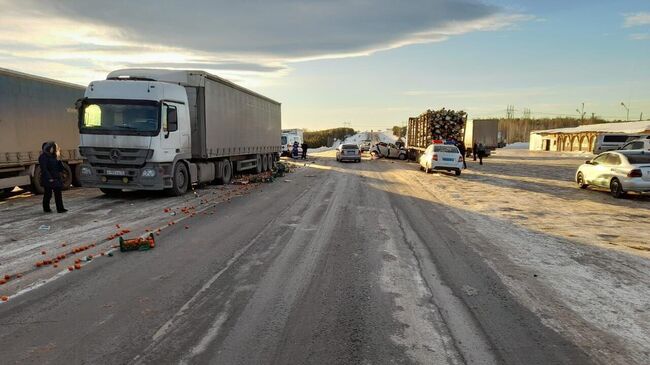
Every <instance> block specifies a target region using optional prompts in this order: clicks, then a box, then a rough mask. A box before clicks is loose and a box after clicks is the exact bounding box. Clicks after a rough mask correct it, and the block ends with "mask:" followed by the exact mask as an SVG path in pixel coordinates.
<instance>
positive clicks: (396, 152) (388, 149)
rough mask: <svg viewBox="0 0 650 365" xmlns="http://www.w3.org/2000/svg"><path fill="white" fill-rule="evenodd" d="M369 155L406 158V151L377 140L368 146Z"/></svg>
mask: <svg viewBox="0 0 650 365" xmlns="http://www.w3.org/2000/svg"><path fill="white" fill-rule="evenodd" d="M370 155H371V156H373V157H387V158H397V159H400V160H406V156H407V152H406V150H405V149H403V148H398V147H397V146H396V145H394V144H392V143H385V142H379V143H377V144H375V145H374V146H372V147H370Z"/></svg>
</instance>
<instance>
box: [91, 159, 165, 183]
mask: <svg viewBox="0 0 650 365" xmlns="http://www.w3.org/2000/svg"><path fill="white" fill-rule="evenodd" d="M170 170H171V164H158V163H147V164H146V165H145V166H143V167H121V166H116V167H104V166H92V165H90V164H88V163H83V164H82V165H81V167H80V170H79V171H80V176H79V181H80V182H81V186H83V187H88V188H104V189H133V190H163V189H165V188H170V187H171V186H172V179H171V172H170Z"/></svg>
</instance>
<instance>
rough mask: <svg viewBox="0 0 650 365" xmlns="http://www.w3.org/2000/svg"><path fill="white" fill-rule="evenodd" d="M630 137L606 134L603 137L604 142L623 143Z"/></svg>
mask: <svg viewBox="0 0 650 365" xmlns="http://www.w3.org/2000/svg"><path fill="white" fill-rule="evenodd" d="M628 137H629V136H624V135H618V136H616V135H613V136H605V137H603V142H614V143H623V142H627V139H628Z"/></svg>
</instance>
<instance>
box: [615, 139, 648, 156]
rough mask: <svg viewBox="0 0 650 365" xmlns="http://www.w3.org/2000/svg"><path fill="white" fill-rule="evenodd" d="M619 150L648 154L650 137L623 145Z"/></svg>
mask: <svg viewBox="0 0 650 365" xmlns="http://www.w3.org/2000/svg"><path fill="white" fill-rule="evenodd" d="M619 150H621V151H636V152H646V153H650V137H648V138H645V139H637V140H634V141H631V142H628V143H626V144H625V145H623V147H621V148H619Z"/></svg>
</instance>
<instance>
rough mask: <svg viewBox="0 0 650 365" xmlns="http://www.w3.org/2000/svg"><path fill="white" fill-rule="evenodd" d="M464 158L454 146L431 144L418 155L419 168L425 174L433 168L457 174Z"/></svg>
mask: <svg viewBox="0 0 650 365" xmlns="http://www.w3.org/2000/svg"><path fill="white" fill-rule="evenodd" d="M464 158H465V157H464V156H462V155H461V154H460V151H459V150H458V147H456V146H452V145H446V144H432V145H430V146H429V147H427V149H426V150H425V151H424V154H423V155H422V156H420V170H424V171H425V172H426V173H427V174H428V173H431V172H433V170H445V171H450V172H451V171H453V172H454V173H455V174H456V176H458V175H460V172H461V171H462V169H463V159H464Z"/></svg>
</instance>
